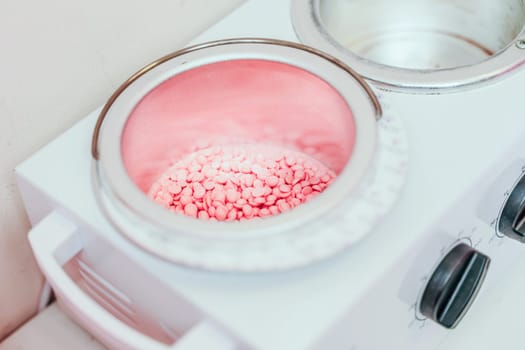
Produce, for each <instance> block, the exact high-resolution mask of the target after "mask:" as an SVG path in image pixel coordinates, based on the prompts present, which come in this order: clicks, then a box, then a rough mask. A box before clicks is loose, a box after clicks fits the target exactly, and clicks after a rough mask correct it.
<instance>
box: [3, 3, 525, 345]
mask: <svg viewBox="0 0 525 350" xmlns="http://www.w3.org/2000/svg"><path fill="white" fill-rule="evenodd" d="M241 2H242V1H241V0H213V1H205V0H191V1H190V0H150V1H132V0H109V1H108V0H105V1H104V0H91V1H86V2H79V1H67V0H47V1H24V0H0V53H1V54H0V310H2V312H1V313H0V338H1V337H2V335H3V333H2V332H4V333H5V332H6V331H7V330H9V329H12V328H13V327H14V325H16V324H17V323H19V322H20V321H21V320H22V319H24V318H25V317H27V316H28V315H29V314H31V313H32V312H34V310H35V305H36V302H37V295H36V292H35V291H36V290H38V286H39V285H40V283H41V277H40V275H39V274H38V272H37V269H36V267H35V264H34V262H33V260H32V258H31V255H30V251H29V249H28V246H27V244H26V243H25V237H26V236H25V235H26V232H27V230H28V223H27V219H26V217H25V214H24V212H23V208H22V206H21V202H20V199H19V195H18V193H17V191H16V187H15V186H14V177H13V173H12V170H13V168H14V167H15V165H16V164H18V163H20V162H21V161H22V160H24V159H25V158H27V157H28V156H30V155H31V154H32V153H33V152H35V151H36V150H37V149H38V148H39V147H40V146H42V145H44V144H46V143H47V142H49V141H50V140H51V139H53V138H54V137H56V136H57V135H59V134H60V133H61V132H62V131H64V130H65V129H67V128H68V127H69V126H71V125H72V124H74V123H75V122H76V121H78V120H79V119H81V118H82V117H83V116H85V115H86V114H88V113H89V112H90V111H92V110H93V109H95V108H96V107H97V106H99V105H101V104H102V103H103V102H104V101H105V99H106V98H107V97H108V96H109V94H110V93H111V92H112V90H114V89H115V88H116V87H117V86H118V84H119V83H120V82H122V81H123V80H124V79H125V78H126V77H127V76H128V75H129V74H130V73H132V72H134V71H135V70H136V69H138V68H140V67H141V66H142V65H143V64H145V63H147V62H149V61H152V60H153V59H155V58H157V57H160V56H161V55H163V54H165V53H168V52H170V51H173V50H175V49H177V48H179V47H181V46H182V45H184V44H185V43H187V42H188V41H190V40H191V38H192V37H194V36H195V35H197V34H198V33H199V32H201V31H202V30H204V29H205V28H206V27H207V26H208V25H209V24H211V23H213V22H214V21H215V20H217V19H218V18H220V17H221V16H223V15H224V14H226V13H227V12H229V11H231V9H232V8H234V6H235V5H237V4H239V3H241ZM523 249H524V252H525V246H524V247H523ZM524 270H525V256H524V257H523V258H522V259H521V260H520V261H518V262H516V264H515V267H514V268H513V269H512V270H511V271H509V273H508V275H506V276H502V280H501V284H500V286H499V287H498V288H497V289H496V290H494V291H492V292H490V293H487V294H485V295H484V296H483V298H482V299H481V300H478V301H477V302H476V303H475V304H474V306H473V308H472V310H471V312H469V314H468V315H467V316H466V318H465V319H464V321H463V322H462V323H461V324H460V326H459V327H458V329H456V330H454V331H453V332H451V334H450V336H449V337H448V338H447V339H446V340H445V341H444V343H443V344H442V346H441V348H442V349H447V350H456V349H457V350H459V349H463V350H464V349H476V350H485V349H486V350H489V349H506V350H513V349H523V348H525V345H522V344H521V341H522V340H521V333H522V326H521V322H522V314H525V298H524V297H522V295H525V278H523V277H521V272H522V271H524ZM13 300H16V303H13ZM3 324H7V327H3V328H2V325H3ZM67 331H68V330H67V329H64V332H67ZM422 350H424V349H422Z"/></svg>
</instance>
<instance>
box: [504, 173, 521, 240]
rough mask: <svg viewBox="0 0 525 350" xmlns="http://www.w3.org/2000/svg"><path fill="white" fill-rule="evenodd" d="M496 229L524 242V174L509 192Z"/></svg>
mask: <svg viewBox="0 0 525 350" xmlns="http://www.w3.org/2000/svg"><path fill="white" fill-rule="evenodd" d="M498 230H499V231H500V232H501V233H503V234H504V235H506V236H507V237H510V238H512V239H515V240H517V241H519V242H521V243H525V176H524V177H522V178H521V180H520V181H519V182H518V184H517V185H516V187H514V190H513V191H512V192H511V194H510V196H509V198H508V199H507V202H506V203H505V206H504V207H503V211H502V212H501V216H500V218H499V226H498Z"/></svg>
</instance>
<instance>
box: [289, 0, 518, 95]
mask: <svg viewBox="0 0 525 350" xmlns="http://www.w3.org/2000/svg"><path fill="white" fill-rule="evenodd" d="M293 23H294V27H295V29H296V32H297V34H298V36H299V38H300V39H301V40H302V41H303V42H305V43H306V44H309V45H312V46H315V47H317V48H320V49H322V50H325V51H327V52H329V53H331V54H333V55H336V56H338V57H339V58H341V59H343V60H344V61H345V62H346V63H347V64H349V65H351V66H352V67H354V68H355V69H356V70H357V71H358V72H359V73H360V74H362V75H363V76H365V77H366V78H368V79H369V80H372V81H373V82H375V83H376V84H378V85H380V86H381V87H383V88H386V89H390V90H403V91H406V90H409V91H415V92H436V90H439V92H441V91H443V90H451V89H452V90H454V89H457V88H461V87H464V86H467V85H472V84H475V85H477V84H479V83H483V82H487V81H491V80H493V79H494V78H497V77H501V76H503V75H504V74H505V73H508V72H510V71H513V70H514V69H515V68H516V67H518V66H520V65H522V64H523V63H525V1H524V0H446V1H445V0H397V1H389V0H329V1H328V0H294V2H293Z"/></svg>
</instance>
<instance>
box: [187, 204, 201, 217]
mask: <svg viewBox="0 0 525 350" xmlns="http://www.w3.org/2000/svg"><path fill="white" fill-rule="evenodd" d="M197 211H198V209H197V206H196V205H195V204H193V203H189V204H186V206H185V207H184V213H185V214H186V215H188V216H193V217H196V216H197Z"/></svg>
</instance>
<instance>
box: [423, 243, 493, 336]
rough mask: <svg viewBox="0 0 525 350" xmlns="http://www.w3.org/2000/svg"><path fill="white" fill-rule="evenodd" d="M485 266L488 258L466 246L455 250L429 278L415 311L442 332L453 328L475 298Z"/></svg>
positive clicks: (460, 245)
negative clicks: (444, 328)
mask: <svg viewBox="0 0 525 350" xmlns="http://www.w3.org/2000/svg"><path fill="white" fill-rule="evenodd" d="M489 264H490V258H489V257H487V256H486V255H483V254H481V253H480V252H478V251H476V250H475V249H473V248H472V247H470V246H469V245H467V244H464V243H462V244H459V245H457V246H455V247H454V248H453V249H452V250H451V251H450V252H449V253H448V254H447V255H446V256H445V257H444V258H443V260H441V262H440V263H439V265H438V267H437V268H436V270H435V271H434V272H433V274H432V276H431V277H430V279H429V281H428V283H427V285H426V288H425V290H424V292H423V296H422V298H421V302H420V306H419V311H420V312H421V313H422V314H423V315H424V316H426V317H427V318H429V319H431V320H433V321H435V322H437V323H439V324H440V325H442V326H444V327H446V328H454V327H456V325H457V324H458V323H459V321H461V319H462V318H463V316H464V315H465V313H466V312H467V311H468V309H469V307H470V305H471V304H472V302H473V301H474V299H475V298H476V295H477V293H478V291H479V289H480V287H481V285H482V283H483V280H484V278H485V274H486V272H487V269H488V267H489Z"/></svg>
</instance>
